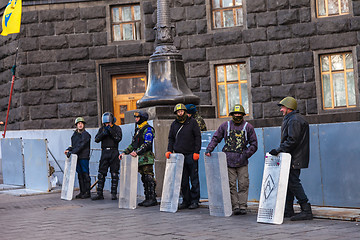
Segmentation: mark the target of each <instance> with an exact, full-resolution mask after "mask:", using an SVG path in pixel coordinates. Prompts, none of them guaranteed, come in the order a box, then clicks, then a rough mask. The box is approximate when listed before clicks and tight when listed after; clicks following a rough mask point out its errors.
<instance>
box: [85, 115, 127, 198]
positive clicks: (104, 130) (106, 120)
mask: <svg viewBox="0 0 360 240" xmlns="http://www.w3.org/2000/svg"><path fill="white" fill-rule="evenodd" d="M115 122H116V118H115V117H114V115H113V114H112V113H110V112H105V113H104V114H103V115H102V126H101V127H100V129H99V131H98V133H97V134H96V136H95V142H97V143H99V142H101V158H100V162H99V171H98V186H97V195H96V196H94V197H92V198H91V199H92V200H101V199H104V195H103V189H104V184H105V177H106V175H107V172H108V168H109V167H110V173H111V199H112V200H116V199H117V196H116V194H117V188H118V183H119V169H120V160H119V158H118V157H119V150H118V148H119V142H120V141H121V139H122V131H121V128H120V127H119V126H117V125H115Z"/></svg>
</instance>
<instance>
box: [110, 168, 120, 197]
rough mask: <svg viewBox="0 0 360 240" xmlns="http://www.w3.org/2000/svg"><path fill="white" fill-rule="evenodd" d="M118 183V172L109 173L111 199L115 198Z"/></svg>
mask: <svg viewBox="0 0 360 240" xmlns="http://www.w3.org/2000/svg"><path fill="white" fill-rule="evenodd" d="M118 183H119V174H118V173H111V200H116V199H117V188H118Z"/></svg>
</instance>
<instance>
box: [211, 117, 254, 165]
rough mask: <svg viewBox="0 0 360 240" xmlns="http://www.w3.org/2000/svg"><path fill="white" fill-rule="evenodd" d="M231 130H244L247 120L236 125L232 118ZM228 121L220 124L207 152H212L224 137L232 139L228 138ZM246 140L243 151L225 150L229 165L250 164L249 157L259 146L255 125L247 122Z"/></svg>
mask: <svg viewBox="0 0 360 240" xmlns="http://www.w3.org/2000/svg"><path fill="white" fill-rule="evenodd" d="M229 123H230V131H232V130H236V131H242V130H243V128H244V126H245V123H246V121H245V120H243V121H242V122H241V124H240V125H235V124H234V122H233V121H232V120H230V122H229ZM227 132H228V122H227V121H226V122H224V123H223V124H221V125H220V127H219V128H218V130H216V132H215V133H214V135H213V137H212V139H211V141H210V143H209V145H208V146H207V148H206V152H212V151H213V150H214V148H215V147H216V146H217V145H218V144H219V143H220V142H221V141H222V139H223V138H224V139H225V142H226V141H231V139H227V137H228V134H227ZM244 134H246V137H245V141H243V142H242V143H241V144H242V146H241V147H240V148H241V151H238V152H236V151H231V152H230V151H224V152H225V154H226V160H227V164H228V167H242V166H246V165H248V164H249V161H248V159H249V158H250V157H251V156H252V155H253V154H254V153H255V152H256V151H257V148H258V142H257V137H256V133H255V130H254V127H253V126H252V125H251V124H250V123H247V125H246V127H245V133H244Z"/></svg>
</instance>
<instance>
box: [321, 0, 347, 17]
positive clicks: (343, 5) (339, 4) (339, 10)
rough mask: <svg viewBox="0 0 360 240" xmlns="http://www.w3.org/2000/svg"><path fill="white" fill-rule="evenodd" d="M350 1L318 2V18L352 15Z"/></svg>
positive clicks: (331, 0)
mask: <svg viewBox="0 0 360 240" xmlns="http://www.w3.org/2000/svg"><path fill="white" fill-rule="evenodd" d="M349 2H350V0H316V14H317V17H318V18H322V17H332V16H339V15H345V14H349V13H350V9H349Z"/></svg>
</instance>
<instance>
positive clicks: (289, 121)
mask: <svg viewBox="0 0 360 240" xmlns="http://www.w3.org/2000/svg"><path fill="white" fill-rule="evenodd" d="M278 105H279V107H280V111H281V112H282V114H283V116H284V119H283V122H282V125H281V143H280V147H278V148H277V149H272V150H271V151H270V152H269V153H270V154H271V155H275V156H276V155H278V154H279V153H280V152H286V153H290V154H291V166H290V174H289V182H288V190H287V196H286V203H285V213H284V217H291V219H290V220H292V221H297V220H312V219H313V215H312V211H311V205H310V203H308V201H309V200H308V198H307V196H306V194H305V191H304V188H303V187H302V185H301V183H300V178H299V177H300V169H301V168H307V167H308V166H309V155H310V153H309V152H310V150H309V149H310V148H309V124H308V122H307V121H306V120H305V119H304V118H303V117H302V116H301V114H300V113H299V111H297V110H296V109H297V102H296V100H295V99H294V98H293V97H286V98H284V99H282V100H281V101H280V103H279V104H278ZM294 197H296V199H297V200H298V203H299V204H300V207H301V212H300V213H299V214H296V215H295V213H294V208H293V203H294Z"/></svg>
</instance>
